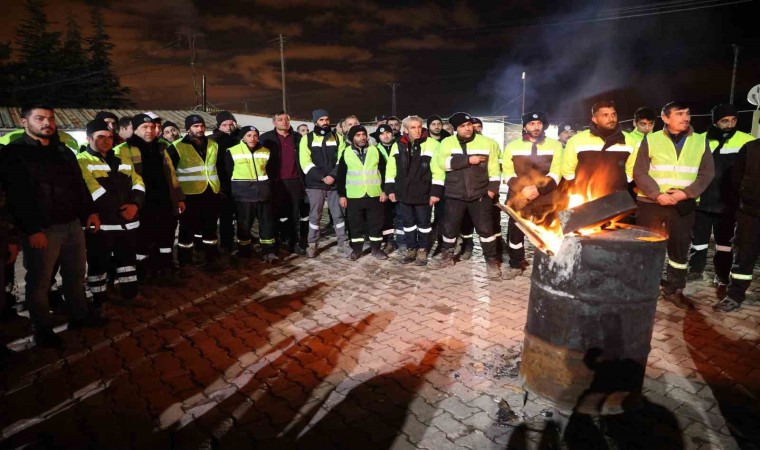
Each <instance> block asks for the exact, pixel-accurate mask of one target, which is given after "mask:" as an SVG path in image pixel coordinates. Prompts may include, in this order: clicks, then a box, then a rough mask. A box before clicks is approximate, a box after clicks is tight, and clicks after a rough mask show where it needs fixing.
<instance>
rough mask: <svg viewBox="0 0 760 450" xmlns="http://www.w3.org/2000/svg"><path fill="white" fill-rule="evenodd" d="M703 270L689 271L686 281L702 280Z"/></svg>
mask: <svg viewBox="0 0 760 450" xmlns="http://www.w3.org/2000/svg"><path fill="white" fill-rule="evenodd" d="M701 280H702V272H689V273H688V274H687V275H686V281H701Z"/></svg>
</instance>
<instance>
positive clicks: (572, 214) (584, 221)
mask: <svg viewBox="0 0 760 450" xmlns="http://www.w3.org/2000/svg"><path fill="white" fill-rule="evenodd" d="M635 210H636V202H634V201H633V199H632V198H631V195H630V194H629V193H628V192H627V191H618V192H614V193H612V194H609V195H605V196H604V197H600V198H597V199H596V200H591V201H590V202H586V203H583V204H582V205H578V206H576V207H575V208H570V209H566V210H565V211H562V212H560V213H559V222H560V225H561V226H562V233H563V234H570V233H574V232H576V231H578V230H581V229H583V228H594V227H598V226H600V225H603V224H605V223H607V222H610V221H612V220H613V219H615V220H620V219H622V218H623V217H625V216H627V215H629V214H631V213H632V212H634V211H635Z"/></svg>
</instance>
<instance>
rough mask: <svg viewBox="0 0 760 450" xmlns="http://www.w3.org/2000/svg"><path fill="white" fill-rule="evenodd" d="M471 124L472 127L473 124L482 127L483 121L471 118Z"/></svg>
mask: <svg viewBox="0 0 760 450" xmlns="http://www.w3.org/2000/svg"><path fill="white" fill-rule="evenodd" d="M472 124H473V125H475V124H478V125H483V121H482V120H480V119H478V118H477V117H473V118H472Z"/></svg>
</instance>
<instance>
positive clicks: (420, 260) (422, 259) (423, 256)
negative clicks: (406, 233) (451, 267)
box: [414, 248, 428, 266]
mask: <svg viewBox="0 0 760 450" xmlns="http://www.w3.org/2000/svg"><path fill="white" fill-rule="evenodd" d="M427 263H428V251H427V250H425V249H423V248H421V249H419V250H417V260H416V261H414V265H416V266H427Z"/></svg>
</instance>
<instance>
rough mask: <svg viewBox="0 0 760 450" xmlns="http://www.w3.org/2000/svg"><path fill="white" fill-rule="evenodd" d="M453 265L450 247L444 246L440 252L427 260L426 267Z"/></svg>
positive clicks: (438, 267)
mask: <svg viewBox="0 0 760 450" xmlns="http://www.w3.org/2000/svg"><path fill="white" fill-rule="evenodd" d="M453 265H454V255H452V252H451V249H450V248H446V249H443V250H441V253H440V254H439V255H438V256H437V257H435V258H433V259H431V260H430V261H429V262H428V267H430V268H431V269H436V270H437V269H443V268H445V267H451V266H453Z"/></svg>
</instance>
